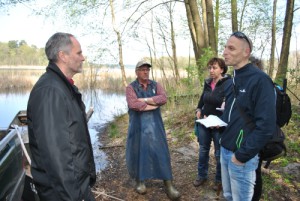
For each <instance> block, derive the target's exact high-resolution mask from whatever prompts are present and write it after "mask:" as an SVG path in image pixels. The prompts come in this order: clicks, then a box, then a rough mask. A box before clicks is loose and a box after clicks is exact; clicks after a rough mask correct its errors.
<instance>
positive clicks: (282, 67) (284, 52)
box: [275, 0, 294, 81]
mask: <svg viewBox="0 0 300 201" xmlns="http://www.w3.org/2000/svg"><path fill="white" fill-rule="evenodd" d="M293 16H294V0H289V1H287V3H286V13H285V19H284V27H283V37H282V46H281V53H280V62H279V65H278V71H277V74H276V77H275V80H276V81H283V79H284V78H286V73H287V67H288V58H289V50H290V41H291V35H292V26H293Z"/></svg>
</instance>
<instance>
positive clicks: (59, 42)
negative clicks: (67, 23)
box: [45, 32, 75, 62]
mask: <svg viewBox="0 0 300 201" xmlns="http://www.w3.org/2000/svg"><path fill="white" fill-rule="evenodd" d="M71 37H74V36H73V35H72V34H69V33H62V32H58V33H55V34H53V35H52V36H51V37H50V38H49V40H48V41H47V43H46V47H45V53H46V56H47V58H48V60H49V61H50V62H57V60H58V52H59V51H66V52H69V51H70V50H71V47H72V45H73V43H72V40H71ZM74 38H75V37H74Z"/></svg>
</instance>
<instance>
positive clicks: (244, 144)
mask: <svg viewBox="0 0 300 201" xmlns="http://www.w3.org/2000/svg"><path fill="white" fill-rule="evenodd" d="M252 48H253V47H252V42H251V40H250V39H249V38H248V37H247V36H246V35H245V34H244V33H242V32H234V33H233V34H232V35H231V36H230V38H229V39H228V40H227V43H226V45H225V49H224V52H223V56H224V58H225V63H226V65H228V66H233V67H234V77H233V79H232V81H233V82H232V83H231V84H230V85H228V87H227V89H225V92H226V94H225V96H226V103H225V110H224V114H223V116H222V118H223V120H224V121H225V122H227V123H228V126H227V127H226V128H225V130H224V132H223V133H222V134H221V140H220V143H221V169H222V185H223V193H224V197H225V198H226V199H227V200H234V201H238V200H243V201H248V200H249V201H250V200H251V199H252V196H253V190H254V184H255V170H256V168H257V165H258V153H259V151H260V150H261V149H262V147H263V146H264V145H265V144H266V143H267V141H268V140H269V139H270V138H271V136H272V133H273V132H274V130H275V128H276V111H275V108H276V107H275V92H274V86H273V82H272V80H271V79H270V77H269V76H268V75H267V74H265V73H264V72H263V71H261V70H259V69H258V68H257V67H255V66H254V65H253V64H250V63H249V57H250V54H251V51H252Z"/></svg>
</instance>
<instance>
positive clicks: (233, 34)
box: [231, 31, 252, 52]
mask: <svg viewBox="0 0 300 201" xmlns="http://www.w3.org/2000/svg"><path fill="white" fill-rule="evenodd" d="M231 36H235V37H237V38H240V39H245V40H246V42H247V43H248V45H249V47H250V52H252V45H251V43H250V40H249V38H248V37H247V36H246V34H244V33H243V32H240V31H236V32H233V33H232V34H231Z"/></svg>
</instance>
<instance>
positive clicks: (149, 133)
mask: <svg viewBox="0 0 300 201" xmlns="http://www.w3.org/2000/svg"><path fill="white" fill-rule="evenodd" d="M150 82H151V83H150V84H148V87H147V91H145V90H143V88H142V86H141V85H140V84H139V82H138V81H137V80H136V81H134V82H132V83H131V86H133V89H134V90H135V92H136V95H137V97H138V98H147V97H152V96H155V95H156V85H157V84H156V82H154V81H150ZM126 164H127V168H128V172H129V175H130V177H131V178H134V179H136V180H141V181H142V180H145V179H161V180H171V179H172V171H171V162H170V154H169V149H168V144H167V139H166V133H165V129H164V124H163V121H162V118H161V112H160V108H157V109H155V110H151V111H142V112H139V111H134V110H131V109H129V126H128V136H127V146H126Z"/></svg>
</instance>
